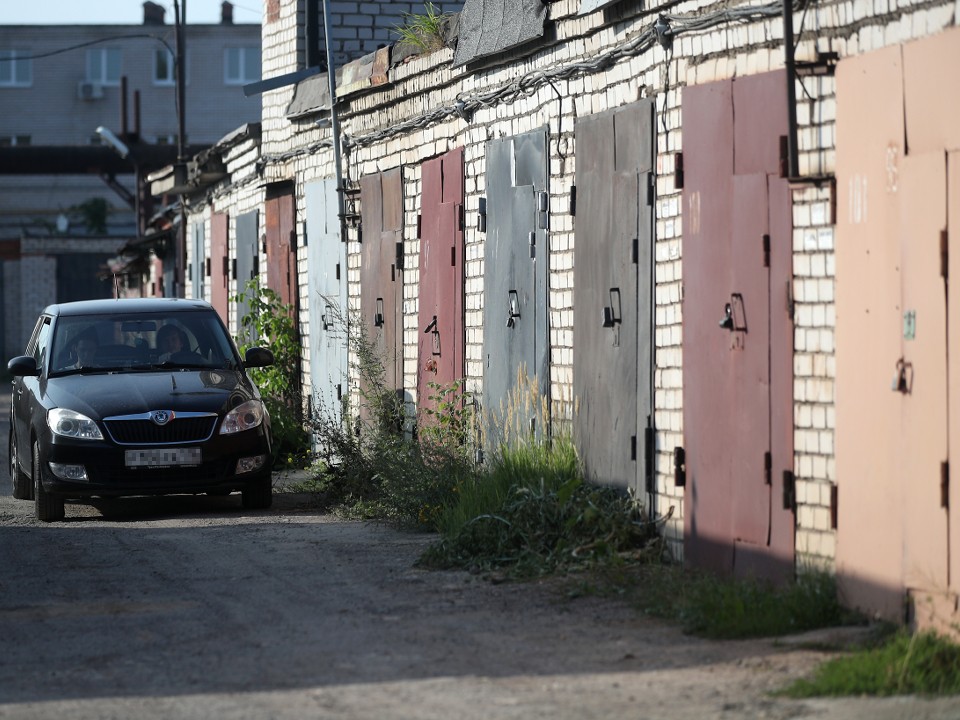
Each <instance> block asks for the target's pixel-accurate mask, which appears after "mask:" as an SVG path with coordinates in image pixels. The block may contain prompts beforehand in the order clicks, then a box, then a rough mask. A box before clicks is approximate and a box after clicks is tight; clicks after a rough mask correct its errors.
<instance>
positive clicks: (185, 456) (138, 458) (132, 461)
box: [124, 447, 202, 468]
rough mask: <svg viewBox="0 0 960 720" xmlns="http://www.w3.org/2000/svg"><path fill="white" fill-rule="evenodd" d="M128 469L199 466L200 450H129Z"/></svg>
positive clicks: (126, 456) (125, 455)
mask: <svg viewBox="0 0 960 720" xmlns="http://www.w3.org/2000/svg"><path fill="white" fill-rule="evenodd" d="M124 460H125V462H126V465H127V467H158V468H159V467H171V466H173V465H199V464H200V463H201V462H202V457H201V451H200V448H198V447H196V448H164V449H162V450H127V451H126V452H125V453H124Z"/></svg>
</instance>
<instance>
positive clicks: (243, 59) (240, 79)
mask: <svg viewBox="0 0 960 720" xmlns="http://www.w3.org/2000/svg"><path fill="white" fill-rule="evenodd" d="M231 53H237V58H238V61H239V66H240V67H239V70H240V72H239V75H234V76H231V74H230V64H231V63H230V54H231ZM252 53H256V56H257V62H256V75H254V76H251V75H250V73H249V70H250V68H249V65H250V64H251V58H250V55H251V54H252ZM262 65H263V54H262V50H261V49H260V48H259V47H256V46H253V45H231V46H228V47H225V48H224V49H223V82H224V84H225V85H246V84H248V83H253V82H257V81H258V80H260V78H261V76H262V74H263V70H262Z"/></svg>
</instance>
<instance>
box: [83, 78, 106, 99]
mask: <svg viewBox="0 0 960 720" xmlns="http://www.w3.org/2000/svg"><path fill="white" fill-rule="evenodd" d="M77 97H78V98H80V99H81V100H99V99H100V98H102V97H103V85H101V84H100V83H95V82H86V81H84V82H81V83H80V84H79V85H77Z"/></svg>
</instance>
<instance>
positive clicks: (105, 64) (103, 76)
mask: <svg viewBox="0 0 960 720" xmlns="http://www.w3.org/2000/svg"><path fill="white" fill-rule="evenodd" d="M111 53H116V57H117V76H116V79H113V78H111V77H110V72H109V67H110V54H111ZM94 57H97V58H98V60H97V70H98V72H99V76H98V77H94V76H93V72H92V70H93V66H92V62H91V61H92V59H93V58H94ZM122 76H123V50H122V49H121V48H118V47H99V48H87V54H86V73H85V80H86V82H91V83H97V84H98V85H102V86H103V87H119V85H120V78H121V77H122Z"/></svg>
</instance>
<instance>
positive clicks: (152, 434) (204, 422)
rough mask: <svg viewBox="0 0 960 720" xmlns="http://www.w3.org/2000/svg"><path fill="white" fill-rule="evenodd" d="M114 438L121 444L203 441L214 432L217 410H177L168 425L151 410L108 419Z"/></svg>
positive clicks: (165, 443) (106, 422) (163, 443)
mask: <svg viewBox="0 0 960 720" xmlns="http://www.w3.org/2000/svg"><path fill="white" fill-rule="evenodd" d="M104 424H105V425H106V427H107V432H108V433H110V437H111V438H112V439H113V441H114V442H115V443H117V444H118V445H177V444H183V443H194V442H203V441H204V440H208V439H209V438H210V436H211V435H213V430H214V427H216V424H217V416H216V415H215V414H213V413H176V415H175V416H174V417H173V418H172V419H171V420H170V421H169V422H167V423H166V424H165V425H157V424H156V423H155V422H153V420H151V419H150V414H149V413H144V414H140V415H125V416H120V417H110V418H104Z"/></svg>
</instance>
